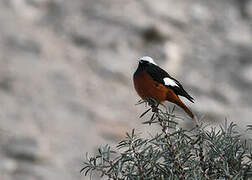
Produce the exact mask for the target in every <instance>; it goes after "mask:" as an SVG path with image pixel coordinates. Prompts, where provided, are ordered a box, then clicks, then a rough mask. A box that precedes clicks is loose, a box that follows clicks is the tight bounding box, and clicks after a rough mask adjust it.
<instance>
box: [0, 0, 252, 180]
mask: <svg viewBox="0 0 252 180" xmlns="http://www.w3.org/2000/svg"><path fill="white" fill-rule="evenodd" d="M251 7H252V3H251V1H249V0H242V1H241V0H231V1H230V0H211V1H210V0H208V1H207V0H204V1H198V0H187V1H172V0H158V1H151V0H145V1H131V0H130V1H125V0H119V1H118V0H106V1H102V0H84V1H83V0H75V1H67V0H2V1H1V2H0V27H1V28H0V107H1V108H0V127H1V128H0V152H1V153H0V157H1V162H0V179H4V180H10V179H11V180H13V179H14V180H15V179H17V180H20V179H25V180H27V179H61V180H64V179H67V180H69V179H85V177H81V176H80V174H79V170H80V168H81V160H82V159H83V155H84V154H85V152H87V151H89V152H92V151H93V150H94V149H95V148H96V146H97V145H100V144H106V143H110V144H111V143H113V142H116V141H118V140H119V139H120V138H121V137H122V136H123V135H124V134H125V132H126V131H129V130H130V129H131V128H133V127H136V128H137V129H141V130H142V131H146V132H148V131H149V130H148V129H144V128H147V127H145V126H140V125H141V121H140V120H138V119H137V118H136V117H138V116H139V114H140V112H142V111H143V110H144V107H142V106H135V105H134V104H135V103H136V102H137V100H138V99H139V98H138V97H137V95H136V93H135V91H134V89H133V84H132V80H131V78H132V74H133V72H134V71H135V69H136V66H137V61H136V59H137V58H138V57H140V56H142V55H149V56H152V57H153V58H154V59H155V60H156V62H157V63H158V64H159V65H160V66H161V67H163V68H164V69H166V70H167V71H168V72H169V73H170V74H171V75H173V76H174V77H176V78H177V79H179V80H180V81H181V82H182V84H183V85H184V87H185V88H186V90H187V91H188V92H189V93H190V94H192V95H193V97H194V98H195V100H196V101H195V104H190V103H189V102H187V104H188V105H189V106H190V107H191V108H192V109H193V110H194V111H195V112H198V114H199V115H200V116H205V119H206V120H210V121H214V122H221V121H222V120H224V118H225V117H227V118H228V119H229V120H232V121H235V122H237V123H238V124H239V125H240V126H241V127H243V128H244V127H245V125H246V124H248V123H250V122H251V119H250V117H251V116H252V111H251V108H252V95H251V92H252V91H251V90H252V78H251V77H252V29H251V27H252V8H251ZM168 105H171V104H168ZM186 122H187V124H188V125H190V124H191V121H189V120H188V121H186ZM98 179H99V178H98Z"/></svg>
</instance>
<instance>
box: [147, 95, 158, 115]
mask: <svg viewBox="0 0 252 180" xmlns="http://www.w3.org/2000/svg"><path fill="white" fill-rule="evenodd" d="M147 102H148V104H149V106H150V107H151V109H152V112H155V113H158V106H159V103H158V102H157V101H156V100H155V99H153V98H148V99H147Z"/></svg>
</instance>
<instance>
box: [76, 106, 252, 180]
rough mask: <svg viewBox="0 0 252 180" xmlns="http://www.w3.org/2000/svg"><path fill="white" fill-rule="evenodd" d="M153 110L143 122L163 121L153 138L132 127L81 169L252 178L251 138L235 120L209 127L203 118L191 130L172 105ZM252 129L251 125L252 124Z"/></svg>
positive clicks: (142, 176) (139, 179)
mask: <svg viewBox="0 0 252 180" xmlns="http://www.w3.org/2000/svg"><path fill="white" fill-rule="evenodd" d="M151 109H152V113H153V114H152V116H151V118H150V119H149V120H148V121H145V122H143V124H150V125H152V124H155V123H157V124H159V125H160V128H161V130H160V132H158V133H157V134H156V135H155V136H151V135H150V137H149V138H142V137H139V136H138V135H136V132H135V130H134V129H133V130H132V132H131V133H126V137H125V138H124V139H123V140H122V141H120V142H119V143H118V145H117V148H116V151H113V150H112V149H111V147H110V146H109V145H105V146H103V147H101V148H99V149H98V153H97V155H96V156H93V157H88V155H87V157H86V160H85V161H84V167H83V168H82V169H81V172H82V173H84V174H85V175H88V174H89V175H90V177H92V173H93V172H94V171H95V172H98V173H100V176H101V177H107V178H108V179H114V180H131V179H132V180H147V179H153V180H155V179H157V180H160V179H161V180H162V179H181V180H182V179H186V180H187V179H209V180H210V179H211V180H212V179H250V178H252V150H251V140H250V139H247V140H242V138H244V137H242V136H241V135H240V134H239V133H237V132H236V131H235V127H236V125H235V124H234V123H230V124H227V121H226V122H225V124H224V125H223V126H220V129H218V130H217V129H216V128H211V130H207V129H206V126H204V124H203V123H201V124H200V123H197V125H196V126H195V127H194V128H193V129H191V130H185V129H183V128H178V126H177V121H176V119H178V117H177V116H176V115H175V114H174V108H173V109H172V110H169V109H166V108H162V109H161V108H157V107H156V106H151V108H150V109H148V110H147V111H146V112H144V113H143V114H142V115H141V117H142V116H144V115H145V114H146V113H147V112H149V111H150V110H151ZM249 129H250V130H251V129H252V126H251V125H250V126H249Z"/></svg>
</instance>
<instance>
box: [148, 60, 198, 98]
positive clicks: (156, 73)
mask: <svg viewBox="0 0 252 180" xmlns="http://www.w3.org/2000/svg"><path fill="white" fill-rule="evenodd" d="M146 71H147V73H148V74H149V75H150V76H151V77H152V78H153V79H154V80H155V81H157V82H159V83H161V84H163V85H165V82H164V78H170V79H172V80H173V81H175V82H176V84H177V86H167V85H165V86H167V87H169V88H171V89H172V90H173V91H174V92H175V94H176V95H180V96H184V97H186V98H187V99H188V100H189V101H191V102H193V100H194V99H193V98H192V97H191V96H190V95H189V94H188V93H187V92H186V91H185V89H184V88H183V86H182V85H181V84H180V82H179V81H178V80H176V79H174V78H173V77H171V76H170V75H169V74H168V73H167V72H166V71H165V70H163V69H162V68H160V67H158V66H156V65H154V64H151V65H150V66H149V67H148V68H146Z"/></svg>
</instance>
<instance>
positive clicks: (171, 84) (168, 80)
mask: <svg viewBox="0 0 252 180" xmlns="http://www.w3.org/2000/svg"><path fill="white" fill-rule="evenodd" d="M163 80H164V83H165V85H166V86H178V84H177V83H176V82H175V81H174V80H172V79H170V78H168V77H166V78H164V79H163Z"/></svg>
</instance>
